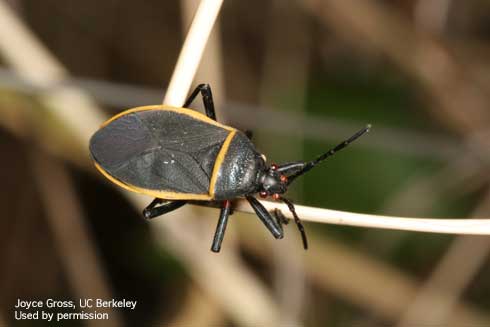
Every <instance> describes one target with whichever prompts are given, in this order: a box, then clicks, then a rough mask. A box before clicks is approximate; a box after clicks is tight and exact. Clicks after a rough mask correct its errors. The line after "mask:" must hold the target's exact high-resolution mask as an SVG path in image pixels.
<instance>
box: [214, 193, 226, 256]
mask: <svg viewBox="0 0 490 327" xmlns="http://www.w3.org/2000/svg"><path fill="white" fill-rule="evenodd" d="M230 212H231V201H229V200H226V201H224V202H223V207H222V208H221V212H220V214H219V220H218V226H216V232H215V233H214V239H213V245H212V246H211V251H213V252H219V251H220V250H221V243H222V242H223V238H224V237H225V231H226V224H227V223H228V217H229V216H230Z"/></svg>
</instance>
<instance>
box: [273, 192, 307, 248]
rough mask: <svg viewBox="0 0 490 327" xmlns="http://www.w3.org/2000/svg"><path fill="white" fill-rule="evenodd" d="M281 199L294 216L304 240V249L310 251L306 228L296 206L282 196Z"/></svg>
mask: <svg viewBox="0 0 490 327" xmlns="http://www.w3.org/2000/svg"><path fill="white" fill-rule="evenodd" d="M279 199H280V200H281V201H282V202H284V203H285V204H286V205H287V206H288V208H289V211H291V213H292V214H293V217H294V222H295V223H296V226H298V229H299V232H300V233H301V239H302V240H303V247H304V249H305V250H308V240H307V238H306V232H305V228H304V226H303V224H302V223H301V220H300V219H299V217H298V215H297V214H296V209H295V208H294V204H293V203H292V202H291V201H289V200H288V199H286V198H283V197H282V196H281V197H280V198H279Z"/></svg>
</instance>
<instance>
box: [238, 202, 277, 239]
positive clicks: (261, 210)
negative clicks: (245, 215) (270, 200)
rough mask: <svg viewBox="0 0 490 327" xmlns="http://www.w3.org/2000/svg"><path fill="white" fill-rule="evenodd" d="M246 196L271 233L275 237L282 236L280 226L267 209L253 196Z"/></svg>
mask: <svg viewBox="0 0 490 327" xmlns="http://www.w3.org/2000/svg"><path fill="white" fill-rule="evenodd" d="M246 198H247V200H248V202H249V203H250V205H251V206H252V208H253V209H254V211H255V213H256V214H257V216H258V217H259V218H260V220H261V221H262V222H263V223H264V225H265V227H267V229H268V230H269V231H270V232H271V233H272V235H273V236H274V237H275V238H277V239H280V238H283V237H284V233H283V231H282V227H281V226H279V225H278V224H277V223H276V222H275V221H274V218H272V216H271V214H270V213H269V212H268V211H267V209H266V208H265V207H264V206H263V205H262V204H261V203H260V202H259V201H258V200H257V199H256V198H254V197H253V196H247V197H246Z"/></svg>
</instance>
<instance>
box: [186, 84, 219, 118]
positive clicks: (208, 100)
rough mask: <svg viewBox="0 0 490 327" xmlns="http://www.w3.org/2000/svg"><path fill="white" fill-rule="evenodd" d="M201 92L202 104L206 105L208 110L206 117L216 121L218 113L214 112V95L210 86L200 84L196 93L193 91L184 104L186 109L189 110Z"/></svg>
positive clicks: (205, 107) (195, 90)
mask: <svg viewBox="0 0 490 327" xmlns="http://www.w3.org/2000/svg"><path fill="white" fill-rule="evenodd" d="M199 92H201V95H202V102H203V103H204V109H206V116H208V117H209V118H211V119H212V120H216V112H215V110H214V102H213V94H212V93H211V87H210V86H209V84H199V85H198V86H197V87H196V88H195V89H194V91H192V93H191V95H190V96H189V98H187V101H186V102H185V103H184V108H188V107H189V106H190V104H191V103H192V101H194V99H195V98H196V96H197V95H198V94H199Z"/></svg>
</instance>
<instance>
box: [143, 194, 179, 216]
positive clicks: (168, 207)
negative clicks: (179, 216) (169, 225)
mask: <svg viewBox="0 0 490 327" xmlns="http://www.w3.org/2000/svg"><path fill="white" fill-rule="evenodd" d="M186 203H187V201H185V200H175V201H167V200H163V199H159V198H155V199H154V200H153V201H152V202H151V203H150V204H149V205H148V206H147V207H146V208H145V209H144V210H143V217H145V219H151V218H155V217H158V216H161V215H164V214H166V213H169V212H170V211H174V210H175V209H178V208H180V207H182V206H183V205H184V204H186ZM158 204H162V205H161V206H158V207H157V205H158Z"/></svg>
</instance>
